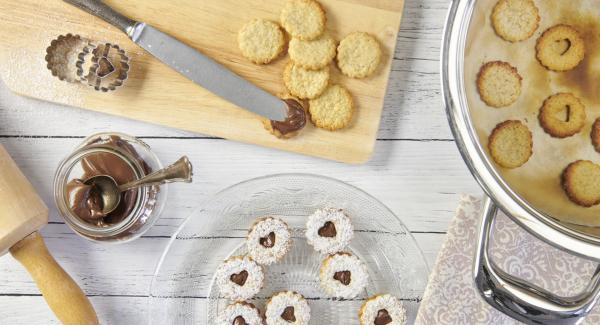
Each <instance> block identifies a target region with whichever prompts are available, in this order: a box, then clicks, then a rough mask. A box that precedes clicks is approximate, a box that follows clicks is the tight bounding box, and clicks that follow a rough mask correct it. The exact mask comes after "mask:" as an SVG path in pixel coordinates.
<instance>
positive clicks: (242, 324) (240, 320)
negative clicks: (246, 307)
mask: <svg viewBox="0 0 600 325" xmlns="http://www.w3.org/2000/svg"><path fill="white" fill-rule="evenodd" d="M231 325H248V323H246V320H245V319H244V317H242V316H238V317H236V318H235V319H234V320H233V323H231Z"/></svg>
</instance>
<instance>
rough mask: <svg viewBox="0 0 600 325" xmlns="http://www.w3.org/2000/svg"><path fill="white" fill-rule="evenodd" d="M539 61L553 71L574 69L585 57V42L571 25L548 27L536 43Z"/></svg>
mask: <svg viewBox="0 0 600 325" xmlns="http://www.w3.org/2000/svg"><path fill="white" fill-rule="evenodd" d="M535 51H536V57H537V59H538V61H539V62H540V63H541V64H542V65H543V66H544V67H546V68H547V69H550V70H553V71H568V70H571V69H574V68H575V67H576V66H578V65H579V63H581V61H583V59H584V57H585V42H584V40H583V38H582V37H581V35H580V34H579V32H578V31H577V30H576V29H575V28H573V27H571V26H569V25H556V26H553V27H550V28H548V29H547V30H546V31H545V32H544V33H543V34H542V36H540V38H538V40H537V43H536V45H535Z"/></svg>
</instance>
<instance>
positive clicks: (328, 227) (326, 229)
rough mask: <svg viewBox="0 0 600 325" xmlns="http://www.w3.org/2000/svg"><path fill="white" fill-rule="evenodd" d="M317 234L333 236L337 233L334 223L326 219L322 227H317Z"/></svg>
mask: <svg viewBox="0 0 600 325" xmlns="http://www.w3.org/2000/svg"><path fill="white" fill-rule="evenodd" d="M318 234H319V236H321V237H330V238H331V237H335V236H336V235H337V230H336V229H335V224H334V223H333V222H331V221H327V222H326V223H325V224H324V225H323V227H321V228H319V231H318Z"/></svg>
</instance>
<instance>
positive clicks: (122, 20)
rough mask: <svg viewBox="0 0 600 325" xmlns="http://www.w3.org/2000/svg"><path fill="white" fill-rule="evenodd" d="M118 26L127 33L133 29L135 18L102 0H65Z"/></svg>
mask: <svg viewBox="0 0 600 325" xmlns="http://www.w3.org/2000/svg"><path fill="white" fill-rule="evenodd" d="M63 1H64V2H66V3H68V4H71V5H73V6H75V7H77V8H79V9H81V10H83V11H86V12H88V13H90V14H92V15H94V16H96V17H98V18H101V19H103V20H104V21H106V22H108V23H110V24H112V25H113V26H115V27H117V28H118V29H120V30H121V31H123V32H124V33H126V34H127V35H130V33H131V32H132V31H133V29H134V27H135V24H136V23H137V22H136V21H135V20H133V19H130V18H127V17H125V16H123V15H121V14H120V13H118V12H117V11H115V10H114V9H113V8H111V7H109V6H108V5H106V4H105V3H103V2H102V1H100V0H63Z"/></svg>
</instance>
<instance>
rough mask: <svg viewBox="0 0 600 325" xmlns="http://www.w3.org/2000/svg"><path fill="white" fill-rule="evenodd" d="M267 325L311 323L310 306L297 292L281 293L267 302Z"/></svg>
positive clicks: (302, 324) (301, 324) (303, 324)
mask: <svg viewBox="0 0 600 325" xmlns="http://www.w3.org/2000/svg"><path fill="white" fill-rule="evenodd" d="M265 320H266V323H267V325H290V324H293V325H306V324H308V322H309V321H310V306H309V305H308V302H307V301H306V299H304V297H303V296H302V295H301V294H299V293H296V292H292V291H284V292H280V293H278V294H276V295H274V296H273V297H271V299H269V301H268V302H267V307H266V311H265Z"/></svg>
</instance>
